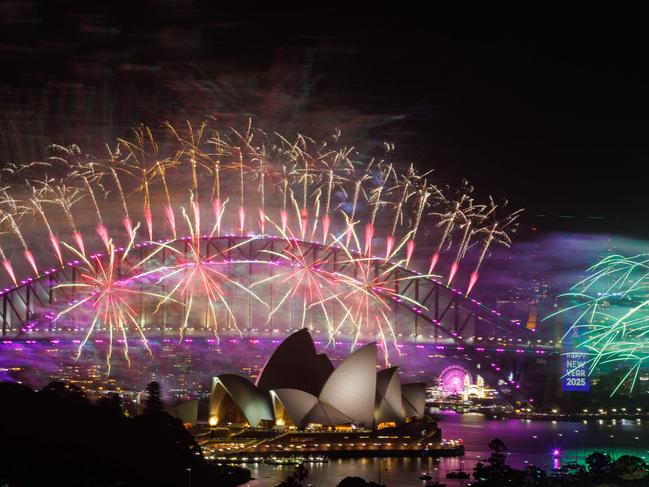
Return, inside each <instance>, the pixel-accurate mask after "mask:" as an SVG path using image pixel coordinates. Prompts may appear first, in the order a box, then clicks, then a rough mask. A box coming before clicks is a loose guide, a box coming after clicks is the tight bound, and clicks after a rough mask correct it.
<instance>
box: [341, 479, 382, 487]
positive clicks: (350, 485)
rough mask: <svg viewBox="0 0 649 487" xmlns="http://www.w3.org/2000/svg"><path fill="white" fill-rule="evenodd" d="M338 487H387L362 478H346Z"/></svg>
mask: <svg viewBox="0 0 649 487" xmlns="http://www.w3.org/2000/svg"><path fill="white" fill-rule="evenodd" d="M337 487H385V486H384V485H382V484H377V483H376V482H372V481H369V482H368V481H367V480H365V479H362V478H361V477H345V478H344V479H342V480H341V481H340V483H339V484H338V486H337Z"/></svg>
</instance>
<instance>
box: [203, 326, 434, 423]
mask: <svg viewBox="0 0 649 487" xmlns="http://www.w3.org/2000/svg"><path fill="white" fill-rule="evenodd" d="M425 399H426V386H425V384H423V383H413V384H401V381H400V379H399V374H398V369H397V367H391V368H388V369H384V370H378V371H377V349H376V343H370V344H368V345H365V346H363V347H361V348H359V349H357V350H356V351H354V352H353V353H352V354H351V355H349V356H348V357H347V358H346V359H344V360H343V361H342V362H341V363H340V364H339V365H338V367H335V368H334V366H333V364H332V363H331V361H330V360H329V358H328V357H327V356H326V355H325V354H319V353H317V351H316V348H315V345H314V343H313V340H312V338H311V335H310V333H309V331H308V330H307V329H301V330H300V331H297V332H295V333H293V334H292V335H291V336H289V337H288V338H287V339H286V340H285V341H284V342H283V343H282V344H281V345H279V347H278V348H277V349H276V350H275V352H274V353H273V354H272V355H271V357H270V358H269V359H268V361H267V362H266V365H265V366H264V368H263V370H262V372H261V373H260V374H259V376H258V378H257V381H256V383H253V382H251V381H250V380H248V379H247V378H245V377H242V376H239V375H234V374H224V375H220V376H218V377H215V378H214V379H213V383H212V392H211V397H210V405H209V423H210V425H212V426H217V425H218V426H226V425H227V426H234V427H236V426H241V427H252V428H291V429H298V430H303V429H330V430H331V429H337V428H352V429H359V430H371V429H373V430H380V429H384V428H390V427H391V428H394V427H399V426H402V425H405V424H406V423H410V422H412V421H413V420H417V419H421V418H423V415H424V406H425Z"/></svg>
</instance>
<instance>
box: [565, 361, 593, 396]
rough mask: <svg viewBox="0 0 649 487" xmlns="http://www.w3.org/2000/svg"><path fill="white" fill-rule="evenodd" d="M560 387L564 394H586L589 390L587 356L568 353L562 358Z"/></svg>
mask: <svg viewBox="0 0 649 487" xmlns="http://www.w3.org/2000/svg"><path fill="white" fill-rule="evenodd" d="M561 385H562V389H563V391H565V392H588V391H589V390H590V379H589V377H588V355H587V354H585V353H579V352H570V353H567V354H565V355H564V356H563V376H562V379H561Z"/></svg>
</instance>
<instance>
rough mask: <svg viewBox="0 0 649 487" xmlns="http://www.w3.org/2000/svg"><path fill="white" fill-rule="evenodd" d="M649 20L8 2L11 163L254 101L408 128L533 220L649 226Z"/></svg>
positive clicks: (443, 164)
mask: <svg viewBox="0 0 649 487" xmlns="http://www.w3.org/2000/svg"><path fill="white" fill-rule="evenodd" d="M136 3H137V4H138V5H139V6H138V7H134V4H136ZM224 8H225V10H224ZM589 8H592V7H589ZM466 9H467V10H471V9H469V7H468V6H467V7H466ZM643 18H644V16H643V15H642V14H641V13H640V12H633V11H625V12H611V11H596V12H593V11H573V12H567V11H565V10H561V11H551V10H548V11H537V12H523V11H518V12H514V11H491V10H489V11H481V12H478V11H473V10H471V11H468V12H467V11H465V12H455V13H453V14H450V13H448V12H444V11H441V10H437V11H433V12H428V11H424V10H423V9H422V7H421V6H420V4H418V3H412V4H410V5H409V6H408V5H402V4H398V5H393V6H392V7H391V8H390V9H387V8H385V9H384V8H381V7H379V6H378V5H377V6H374V7H373V8H371V9H367V10H363V11H351V10H350V9H349V8H348V7H347V6H346V5H343V6H341V7H339V8H334V7H327V8H313V9H302V10H293V9H288V8H277V7H275V6H273V7H271V6H267V7H264V8H261V9H260V8H259V7H257V6H254V5H253V4H252V3H250V4H247V3H246V2H236V7H233V6H231V5H230V6H225V7H224V5H223V2H212V1H195V2H191V1H180V0H178V1H172V0H169V1H149V2H120V1H116V2H111V3H110V4H109V5H101V3H99V2H82V3H76V2H53V1H43V2H18V1H15V2H3V3H2V4H0V63H1V65H2V66H3V69H2V74H0V161H1V162H2V163H4V162H6V161H13V162H24V161H27V160H34V159H39V158H41V157H42V155H43V149H44V148H45V147H46V146H47V144H48V143H50V142H59V143H63V144H69V143H73V142H74V143H78V144H80V145H81V146H82V147H83V148H84V149H87V150H88V151H100V150H102V147H103V144H104V141H105V140H112V139H114V138H115V137H118V136H125V135H128V131H129V127H131V126H133V125H136V124H138V123H141V122H144V123H148V124H152V125H154V126H157V125H159V124H160V121H161V120H166V119H169V120H172V121H181V120H184V119H191V120H195V121H199V120H201V118H202V117H203V116H205V115H207V114H216V115H217V116H219V117H222V118H232V117H234V118H236V117H238V116H247V115H252V116H253V117H254V118H255V120H256V122H257V125H260V126H262V127H268V128H270V129H280V130H281V131H282V132H289V133H290V132H292V131H303V132H306V133H308V134H314V135H320V134H324V133H329V132H330V131H331V130H332V129H333V128H334V127H340V128H341V129H343V131H344V132H345V133H349V134H350V135H352V136H354V137H357V138H363V139H364V140H366V141H367V144H368V146H371V145H372V144H379V143H380V142H381V141H383V140H390V141H393V142H394V143H395V144H396V146H397V155H398V157H397V158H398V159H401V160H404V161H408V162H409V161H413V162H415V163H416V164H417V165H418V166H419V167H421V168H424V167H429V168H435V174H436V176H437V177H438V178H439V179H440V180H443V181H446V182H449V183H455V182H459V180H460V179H461V178H463V177H466V178H468V179H469V180H470V181H471V182H472V183H473V184H474V185H475V186H476V188H477V192H478V193H479V194H483V195H484V194H494V195H497V196H504V197H508V198H509V199H510V201H511V202H512V204H513V205H514V206H516V207H525V208H527V209H528V211H527V213H526V217H525V226H524V228H527V229H528V230H529V229H530V228H531V227H532V226H538V227H541V228H540V229H544V228H548V229H551V228H562V229H565V227H566V226H568V227H569V228H568V229H569V230H588V231H595V232H622V233H627V234H631V235H633V236H645V235H646V234H647V231H646V214H645V210H646V208H647V203H648V202H649V197H647V183H646V181H647V180H646V177H641V173H643V172H644V171H643V169H645V171H646V167H647V166H648V162H649V160H648V159H649V157H648V156H649V147H648V146H649V144H648V142H647V140H648V139H647V135H648V134H649V123H648V120H649V116H648V113H649V94H648V93H649V91H648V88H649V86H648V84H649V83H648V75H647V67H646V66H647V63H646V46H647V45H649V39H647V37H649V35H648V34H647V29H646V28H645V27H644V26H643V25H641V22H642V20H643ZM539 214H544V215H548V216H547V217H543V218H542V217H538V216H537V215H539ZM562 215H563V216H565V215H574V216H576V218H575V219H569V220H568V221H567V223H566V220H565V219H561V218H559V217H560V216H562ZM593 216H595V217H605V218H604V219H596V220H594V219H589V218H587V217H593Z"/></svg>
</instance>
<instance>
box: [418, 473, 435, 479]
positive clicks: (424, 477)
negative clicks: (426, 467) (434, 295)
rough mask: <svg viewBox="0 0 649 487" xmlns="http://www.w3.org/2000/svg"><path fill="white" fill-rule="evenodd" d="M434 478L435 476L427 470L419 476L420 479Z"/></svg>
mask: <svg viewBox="0 0 649 487" xmlns="http://www.w3.org/2000/svg"><path fill="white" fill-rule="evenodd" d="M432 478H433V476H432V475H430V474H428V473H425V472H424V473H422V474H421V475H420V476H419V480H432Z"/></svg>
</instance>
